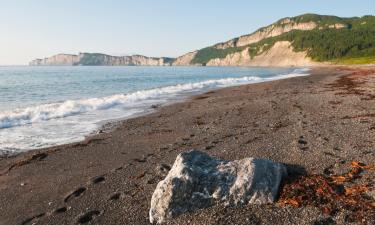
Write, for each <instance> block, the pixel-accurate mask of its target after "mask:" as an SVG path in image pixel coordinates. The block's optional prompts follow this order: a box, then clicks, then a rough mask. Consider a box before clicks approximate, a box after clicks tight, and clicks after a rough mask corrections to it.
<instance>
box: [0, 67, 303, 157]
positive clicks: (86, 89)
mask: <svg viewBox="0 0 375 225" xmlns="http://www.w3.org/2000/svg"><path fill="white" fill-rule="evenodd" d="M307 71H308V70H307V69H305V68H250V67H125V66H124V67H106V66H103V67H102V66H97V67H28V66H20V67H14V66H11V67H0V154H14V153H19V152H22V151H27V150H30V149H37V148H43V147H50V146H54V145H59V144H65V143H71V142H75V141H80V140H83V139H84V137H85V136H87V135H89V134H91V133H93V132H95V131H96V130H97V129H99V128H100V126H101V125H102V124H103V122H104V121H111V120H118V119H125V118H129V117H134V116H137V115H141V114H144V113H146V112H149V111H150V109H151V108H152V106H153V105H160V104H166V103H170V102H173V101H179V100H182V99H184V98H186V97H187V96H191V95H193V94H198V93H202V92H205V91H208V90H212V89H217V88H221V87H228V86H234V85H241V84H249V83H256V82H263V81H269V80H275V79H283V78H288V77H294V76H304V75H307Z"/></svg>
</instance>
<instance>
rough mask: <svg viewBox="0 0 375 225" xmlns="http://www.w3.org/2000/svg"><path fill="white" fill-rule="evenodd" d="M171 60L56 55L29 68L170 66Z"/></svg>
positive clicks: (96, 55)
mask: <svg viewBox="0 0 375 225" xmlns="http://www.w3.org/2000/svg"><path fill="white" fill-rule="evenodd" d="M173 61H174V59H173V58H164V57H162V58H155V57H146V56H142V55H133V56H111V55H105V54H98V53H80V54H79V55H68V54H58V55H55V56H52V57H49V58H45V59H36V60H33V61H31V62H30V65H31V66H75V65H95V66H98V65H105V66H122V65H126V66H170V65H171V64H172V62H173Z"/></svg>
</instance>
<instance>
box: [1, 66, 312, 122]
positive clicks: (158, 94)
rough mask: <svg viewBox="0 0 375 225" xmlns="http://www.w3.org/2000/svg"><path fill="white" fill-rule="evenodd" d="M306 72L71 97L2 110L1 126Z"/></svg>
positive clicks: (45, 119)
mask: <svg viewBox="0 0 375 225" xmlns="http://www.w3.org/2000/svg"><path fill="white" fill-rule="evenodd" d="M301 72H302V71H301ZM303 72H305V71H303ZM303 75H307V74H303V73H291V74H287V75H279V76H275V77H271V78H260V77H255V76H249V77H242V78H225V79H217V80H207V81H202V82H197V83H186V84H178V85H174V86H167V87H161V88H154V89H149V90H142V91H137V92H133V93H129V94H117V95H112V96H108V97H102V98H90V99H82V100H68V101H65V102H61V103H52V104H43V105H38V106H32V107H27V108H22V109H16V110H13V111H7V112H3V113H0V129H4V128H10V127H15V126H22V125H25V124H32V123H39V122H43V121H48V120H51V119H57V118H64V117H69V116H74V115H79V114H83V113H88V112H92V111H96V110H106V109H110V108H113V107H118V106H127V107H130V106H131V105H132V104H135V103H139V102H140V101H143V100H158V99H160V100H162V99H165V98H170V97H171V96H173V95H176V94H181V93H184V92H189V91H199V90H202V89H207V88H214V87H225V86H233V85H239V84H244V83H252V82H260V81H268V80H275V79H281V78H288V77H295V76H303Z"/></svg>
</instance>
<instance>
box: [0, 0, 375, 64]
mask: <svg viewBox="0 0 375 225" xmlns="http://www.w3.org/2000/svg"><path fill="white" fill-rule="evenodd" d="M308 12H310V13H318V14H330V15H338V16H345V17H351V16H362V15H370V14H374V13H375V0H260V1H252V0H239V1H227V0H184V1H182V0H180V1H178V0H158V1H156V0H133V1H131V0H0V31H1V33H0V65H15V64H27V63H28V61H30V60H31V59H33V58H41V57H46V56H51V55H54V54H57V53H71V54H77V53H78V52H101V53H107V54H113V55H129V54H143V55H147V56H171V57H175V56H179V55H181V54H183V53H186V52H189V51H193V50H195V49H199V48H202V47H206V46H209V45H212V44H215V43H217V42H221V41H226V40H228V39H231V38H234V37H236V36H239V35H242V34H247V33H251V32H252V31H254V30H256V29H257V28H259V27H261V26H265V25H268V24H270V23H272V22H275V21H276V20H278V19H280V18H282V17H286V16H296V15H299V14H303V13H308Z"/></svg>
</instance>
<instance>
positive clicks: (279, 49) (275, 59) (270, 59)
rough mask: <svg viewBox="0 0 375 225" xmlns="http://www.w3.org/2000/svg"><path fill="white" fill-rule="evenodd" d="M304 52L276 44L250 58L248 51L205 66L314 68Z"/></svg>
mask: <svg viewBox="0 0 375 225" xmlns="http://www.w3.org/2000/svg"><path fill="white" fill-rule="evenodd" d="M315 65H319V63H317V62H314V61H313V60H312V59H311V58H309V57H308V56H307V53H306V52H296V51H294V50H293V46H292V45H291V43H290V42H288V41H279V42H276V43H275V44H274V45H273V47H271V48H270V49H269V50H267V51H264V52H263V53H260V54H259V55H257V56H255V57H254V58H251V56H250V54H249V49H248V48H245V49H244V50H243V51H241V52H236V53H233V54H229V55H227V56H226V57H225V58H222V59H221V58H216V59H211V60H210V61H209V62H208V63H207V66H288V67H289V66H315Z"/></svg>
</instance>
